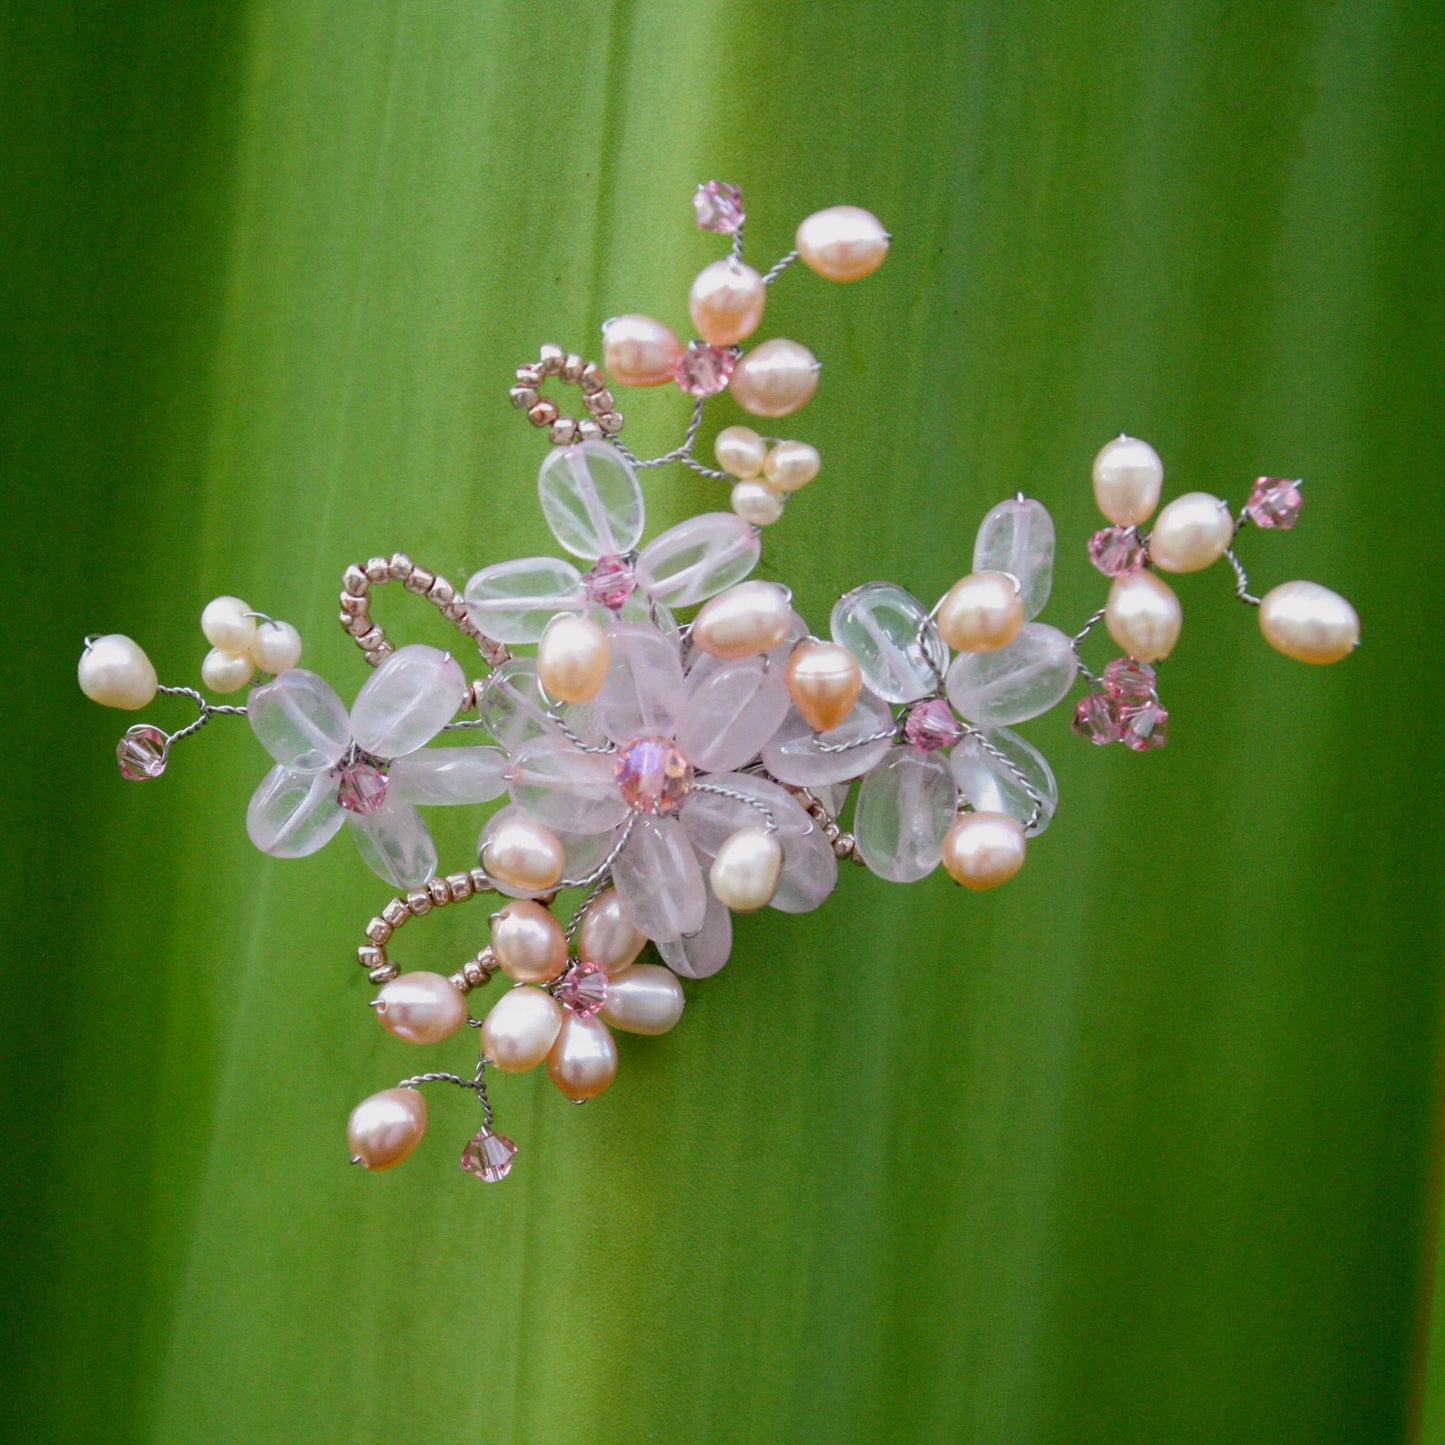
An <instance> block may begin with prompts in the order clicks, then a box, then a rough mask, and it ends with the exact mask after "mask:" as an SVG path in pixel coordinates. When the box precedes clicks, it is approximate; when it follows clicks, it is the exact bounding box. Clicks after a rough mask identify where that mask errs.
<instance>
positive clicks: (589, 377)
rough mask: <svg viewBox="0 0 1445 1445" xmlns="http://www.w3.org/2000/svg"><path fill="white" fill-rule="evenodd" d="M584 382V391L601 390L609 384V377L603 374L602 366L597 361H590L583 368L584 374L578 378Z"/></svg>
mask: <svg viewBox="0 0 1445 1445" xmlns="http://www.w3.org/2000/svg"><path fill="white" fill-rule="evenodd" d="M578 380H579V381H580V382H581V384H582V390H583V392H584V393H589V394H590V393H591V392H594V391H601V390H602V388H603V387H604V386H606V385H607V378H606V377H605V376H603V375H602V368H601V367H600V366H598V365H597V363H596V362H595V361H589V362H588V363H587V365H586V366H584V367H583V368H582V375H581V376H580V377H579V378H578Z"/></svg>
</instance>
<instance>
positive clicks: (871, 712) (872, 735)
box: [763, 693, 893, 788]
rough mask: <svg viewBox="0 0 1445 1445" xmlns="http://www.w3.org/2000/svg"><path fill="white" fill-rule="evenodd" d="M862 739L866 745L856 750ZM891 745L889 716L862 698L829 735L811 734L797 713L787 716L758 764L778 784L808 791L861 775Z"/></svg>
mask: <svg viewBox="0 0 1445 1445" xmlns="http://www.w3.org/2000/svg"><path fill="white" fill-rule="evenodd" d="M864 738H869V739H871V741H869V742H866V743H861V746H858V745H857V744H859V743H860V741H861V740H862V739H864ZM850 745H853V746H850ZM892 745H893V714H892V713H891V712H889V710H888V709H887V708H886V707H885V706H884V705H883V704H882V703H881V702H879V701H878V699H877V698H876V697H873V696H872V695H871V694H869V693H864V694H863V696H862V697H860V698H859V699H858V702H857V704H856V706H855V707H854V708H853V711H852V712H850V713H849V714H848V716H847V717H846V718H845V719H844V720H843V722H842V723H840V724H839V725H838V726H837V727H836V728H834V729H833V730H832V731H831V732H826V733H814V731H813V727H812V724H811V723H809V722H808V721H807V720H806V719H805V718H804V717H803V716H802V715H801V714H800V713H798V712H796V711H794V712H790V713H789V714H788V715H787V717H785V718H784V719H783V721H782V723H781V724H780V725H779V727H778V731H777V732H776V733H775V734H774V735H773V737H772V739H771V740H770V741H769V742H768V743H767V745H766V746H765V747H764V748H763V764H764V766H766V768H767V770H768V771H769V772H770V773H771V774H772V775H773V776H774V777H775V778H777V779H779V780H780V781H781V782H784V783H791V784H792V785H793V786H794V787H795V788H797V787H801V788H813V787H818V786H820V785H822V784H825V783H841V782H843V781H844V780H845V779H847V778H856V777H858V776H859V774H861V773H866V772H867V771H868V769H869V768H871V767H872V766H873V765H874V764H875V763H876V762H878V761H879V759H880V758H882V756H883V754H884V753H886V752H887V751H888V749H889V748H890V747H891V746H892Z"/></svg>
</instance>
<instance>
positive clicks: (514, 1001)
mask: <svg viewBox="0 0 1445 1445" xmlns="http://www.w3.org/2000/svg"><path fill="white" fill-rule="evenodd" d="M561 1027H562V1005H561V1004H559V1003H558V1002H557V1000H556V999H554V998H553V997H552V995H551V994H548V993H543V992H542V990H541V989H540V988H514V989H511V990H509V991H508V992H507V993H504V994H503V995H502V996H501V998H499V999H498V1000H497V1001H496V1003H494V1004H493V1005H492V1009H491V1012H490V1013H489V1014H488V1015H487V1016H486V1018H485V1019H484V1020H483V1021H482V1053H483V1054H485V1055H486V1057H487V1058H489V1059H490V1060H491V1061H492V1062H493V1063H494V1064H495V1065H496V1066H497V1067H498V1068H499V1069H500V1070H501V1071H502V1072H503V1073H504V1074H522V1073H525V1072H526V1071H527V1070H528V1069H535V1068H536V1067H537V1065H538V1064H540V1063H541V1062H542V1060H543V1059H545V1058H546V1057H547V1054H548V1053H549V1051H550V1050H551V1048H552V1045H553V1044H554V1043H556V1041H557V1034H558V1031H559V1030H560V1029H561Z"/></svg>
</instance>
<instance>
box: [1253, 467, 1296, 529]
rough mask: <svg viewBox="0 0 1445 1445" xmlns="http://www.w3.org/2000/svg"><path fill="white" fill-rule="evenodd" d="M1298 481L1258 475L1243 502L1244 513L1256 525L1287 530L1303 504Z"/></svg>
mask: <svg viewBox="0 0 1445 1445" xmlns="http://www.w3.org/2000/svg"><path fill="white" fill-rule="evenodd" d="M1304 504H1305V503H1304V498H1303V497H1302V496H1301V495H1300V488H1299V483H1298V482H1291V481H1287V480H1286V479H1285V478H1283V477H1260V478H1259V479H1258V481H1256V482H1255V484H1254V490H1253V491H1252V492H1250V494H1249V500H1248V501H1247V502H1246V503H1245V504H1244V514H1245V516H1246V517H1248V518H1249V520H1250V521H1251V522H1253V523H1254V525H1255V526H1256V527H1278V528H1279V529H1280V530H1281V531H1282V532H1287V531H1288V530H1289V529H1290V528H1291V527H1293V526H1294V524H1295V522H1296V521H1297V520H1298V519H1299V514H1300V509H1301V508H1302V507H1303V506H1304Z"/></svg>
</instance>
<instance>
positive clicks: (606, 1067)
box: [547, 1009, 617, 1099]
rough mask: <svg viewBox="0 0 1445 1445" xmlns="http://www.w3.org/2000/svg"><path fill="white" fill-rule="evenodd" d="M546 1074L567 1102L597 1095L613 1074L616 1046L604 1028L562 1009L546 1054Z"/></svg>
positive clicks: (600, 1024) (605, 1026)
mask: <svg viewBox="0 0 1445 1445" xmlns="http://www.w3.org/2000/svg"><path fill="white" fill-rule="evenodd" d="M547 1073H548V1074H549V1075H550V1076H551V1079H552V1082H553V1083H554V1084H556V1086H557V1087H558V1088H559V1089H561V1091H562V1092H563V1093H564V1094H566V1096H567V1097H568V1098H569V1099H590V1098H592V1097H593V1096H594V1095H597V1094H600V1093H601V1092H602V1091H603V1089H605V1088H606V1087H607V1086H608V1084H610V1083H611V1082H612V1080H613V1077H614V1076H615V1075H616V1073H617V1044H616V1042H615V1041H614V1039H613V1037H612V1034H611V1032H610V1031H609V1030H608V1027H607V1025H606V1024H605V1023H603V1022H602V1020H601V1019H599V1018H586V1017H584V1016H583V1015H582V1014H577V1013H573V1012H572V1011H571V1010H570V1009H569V1010H566V1011H565V1013H564V1016H563V1019H562V1027H561V1029H559V1030H558V1033H557V1041H556V1042H555V1043H554V1044H553V1045H552V1048H551V1050H550V1052H549V1053H548V1054H547Z"/></svg>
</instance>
